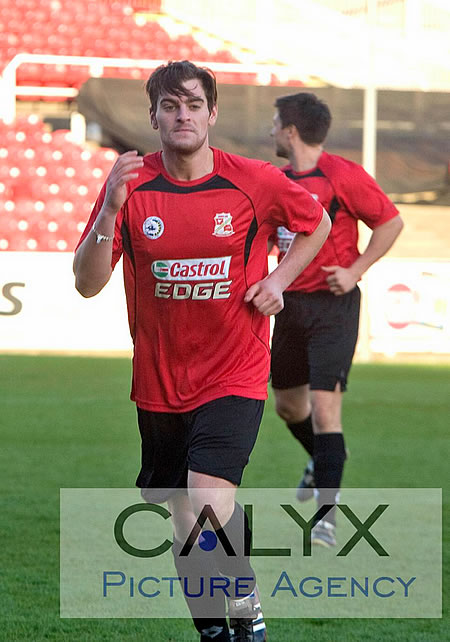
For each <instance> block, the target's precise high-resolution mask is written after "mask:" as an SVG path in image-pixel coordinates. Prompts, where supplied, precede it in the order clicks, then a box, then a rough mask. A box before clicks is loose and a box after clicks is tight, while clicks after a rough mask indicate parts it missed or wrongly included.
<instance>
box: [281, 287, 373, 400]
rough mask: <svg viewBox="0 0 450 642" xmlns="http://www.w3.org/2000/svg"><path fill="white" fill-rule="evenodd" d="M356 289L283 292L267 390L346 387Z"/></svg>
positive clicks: (357, 297)
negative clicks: (338, 384) (282, 303)
mask: <svg viewBox="0 0 450 642" xmlns="http://www.w3.org/2000/svg"><path fill="white" fill-rule="evenodd" d="M360 298H361V293H360V291H359V288H358V287H355V288H354V289H353V290H351V292H348V293H347V294H343V295H342V296H335V295H334V294H332V293H331V292H328V291H327V290H320V291H317V292H308V293H305V292H285V294H284V309H283V310H282V311H281V312H279V313H278V314H277V316H276V317H275V326H274V331H273V338H272V386H273V388H276V389H280V390H283V389H287V388H295V387H297V386H303V385H305V384H308V383H309V386H310V388H311V390H334V389H335V387H336V384H337V383H338V382H339V383H340V385H341V390H342V391H344V390H345V389H346V387H347V376H348V373H349V371H350V367H351V365H352V359H353V354H354V352H355V347H356V341H357V339H358V324H359V306H360Z"/></svg>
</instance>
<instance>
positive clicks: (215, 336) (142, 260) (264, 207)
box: [74, 61, 330, 642]
mask: <svg viewBox="0 0 450 642" xmlns="http://www.w3.org/2000/svg"><path fill="white" fill-rule="evenodd" d="M146 90H147V93H148V95H149V98H150V122H151V126H152V127H153V129H155V130H157V131H158V132H159V135H160V139H161V148H162V149H161V151H159V152H157V153H154V154H148V155H145V156H144V157H141V156H140V155H139V154H138V153H137V152H135V151H130V152H126V153H124V154H122V155H121V156H120V157H119V158H118V160H117V161H116V163H115V165H114V167H113V168H112V170H111V172H110V175H109V177H108V179H107V181H106V184H105V186H104V187H103V189H102V190H101V192H100V194H99V197H98V199H97V202H96V204H95V206H94V209H93V211H92V214H91V217H90V220H89V222H88V225H87V227H86V230H85V232H84V233H83V235H82V237H81V239H80V243H79V245H78V248H77V250H76V254H75V260H74V272H75V276H76V287H77V289H78V291H79V292H80V293H81V294H82V295H83V296H86V297H90V296H94V295H96V294H97V293H98V292H100V290H101V289H102V288H103V287H104V286H105V285H106V283H107V281H108V279H109V278H110V275H111V272H112V270H113V268H114V266H115V264H116V263H117V261H118V259H119V257H120V256H123V269H124V280H125V290H126V297H127V306H128V316H129V323H130V330H131V334H132V337H133V342H134V358H133V382H132V391H131V398H132V399H133V400H134V401H135V402H136V405H137V411H138V424H139V430H140V433H141V440H142V466H141V470H140V473H139V476H138V479H137V482H136V483H137V485H138V486H139V487H140V488H142V489H143V490H142V494H143V497H144V498H145V499H146V500H147V501H152V502H163V501H166V500H167V502H168V506H169V509H170V512H171V514H172V520H173V524H174V544H173V547H172V552H173V555H174V559H175V565H176V567H177V570H178V574H179V576H180V577H181V578H183V577H189V578H197V579H198V578H199V577H207V576H218V575H219V574H220V575H223V576H225V577H226V578H228V580H229V589H228V590H229V595H228V596H227V599H228V609H229V611H228V613H229V616H230V624H231V631H230V629H229V628H228V623H227V620H226V617H225V597H224V595H223V592H221V593H220V594H219V595H218V596H217V595H215V596H214V597H213V598H212V599H210V600H208V599H206V598H205V600H200V601H199V600H194V599H190V597H189V596H188V595H186V591H185V597H186V601H187V603H188V606H189V608H190V610H191V614H192V616H193V620H194V625H195V627H196V628H197V630H198V631H199V633H200V636H201V638H200V639H201V640H202V641H203V642H208V641H209V640H211V639H214V641H215V642H226V641H228V640H236V641H237V640H241V641H244V640H248V641H250V640H253V641H257V640H258V641H259V640H264V639H265V638H266V632H265V625H264V621H263V619H262V615H261V612H260V606H259V599H258V595H257V592H256V587H255V578H254V573H253V571H252V568H251V566H250V564H249V559H248V554H246V551H247V550H248V542H249V537H250V532H249V526H248V521H247V520H246V517H245V515H244V513H243V510H242V508H241V507H240V506H239V504H237V503H236V502H235V492H236V488H237V486H238V485H239V484H240V481H241V478H242V473H243V469H244V467H245V465H246V464H247V462H248V458H249V455H250V452H251V450H252V448H253V446H254V443H255V440H256V436H257V432H258V428H259V424H260V421H261V416H262V410H263V404H264V399H265V398H266V396H267V381H268V376H269V368H270V352H269V315H271V314H276V313H277V312H279V311H280V310H281V308H282V307H283V297H282V292H283V290H284V289H285V288H286V287H287V286H288V285H289V284H290V283H291V282H292V281H293V280H294V279H295V278H296V277H297V276H298V274H299V273H300V272H301V270H302V269H304V268H305V266H306V265H307V264H308V263H309V262H310V261H311V260H312V258H313V257H314V256H315V254H316V253H317V251H318V250H319V248H320V247H321V245H322V243H323V242H324V240H325V238H326V236H327V234H328V232H329V229H330V220H329V217H328V215H327V213H326V212H325V210H324V209H323V207H322V205H320V204H318V203H317V202H316V201H315V200H314V199H313V198H312V197H311V196H310V194H309V193H308V192H307V191H306V190H304V189H303V188H302V187H300V186H298V185H297V184H296V183H295V182H293V181H291V180H289V179H288V178H286V176H285V175H284V174H283V173H282V172H281V171H280V170H279V169H277V168H275V167H273V166H272V165H270V164H269V163H264V162H261V161H257V160H250V159H246V158H242V157H239V156H234V155H230V154H227V153H225V152H223V151H221V150H219V149H214V148H211V147H210V146H209V143H208V128H209V127H210V126H212V125H214V123H215V121H216V118H217V92H216V84H215V79H214V76H213V74H212V73H211V72H209V71H208V70H207V69H203V68H199V67H197V66H195V65H193V64H192V63H190V62H188V61H182V62H171V63H168V64H167V65H163V66H161V67H159V68H158V69H157V70H155V72H153V74H152V75H151V76H150V78H149V80H148V82H147V85H146ZM276 226H285V227H286V228H287V229H289V230H291V231H292V233H293V235H294V238H293V240H292V243H291V247H290V249H289V251H288V252H287V253H286V256H285V259H284V260H283V261H282V262H281V263H280V264H279V266H278V267H277V269H275V270H274V271H273V272H272V273H271V274H270V275H268V271H267V241H268V237H269V235H270V233H271V230H272V229H273V228H274V227H276ZM158 489H169V490H168V491H167V492H166V493H165V494H162V492H160V491H159V490H158ZM206 505H208V506H210V507H212V509H213V514H212V515H210V517H211V519H212V520H213V519H216V518H217V527H216V526H215V527H214V528H215V530H216V533H217V535H222V536H225V538H226V539H228V541H229V542H230V544H231V546H232V548H233V549H234V552H235V553H236V554H235V555H234V556H233V555H227V554H224V548H223V547H222V546H221V545H220V544H218V545H217V546H216V548H215V549H214V551H213V554H212V555H211V551H206V554H205V550H204V549H205V548H208V546H205V544H208V542H205V541H202V535H201V534H200V536H198V535H199V533H198V531H196V521H197V518H196V516H198V515H199V513H201V511H202V509H203V508H204V507H205V506H206ZM199 521H200V519H199ZM193 529H194V530H193ZM243 534H244V537H243ZM219 539H220V537H219ZM220 541H222V540H220ZM186 543H187V544H188V546H189V547H190V552H189V555H188V556H186V555H183V554H182V551H183V546H185V545H186ZM246 545H247V548H246ZM242 577H245V578H246V579H247V580H248V586H247V589H246V590H245V591H244V592H242V590H241V591H240V592H238V591H237V583H238V582H237V580H238V579H239V578H242ZM195 590H198V586H196V587H195V588H194V589H191V591H195ZM189 595H191V593H189ZM205 604H206V606H205Z"/></svg>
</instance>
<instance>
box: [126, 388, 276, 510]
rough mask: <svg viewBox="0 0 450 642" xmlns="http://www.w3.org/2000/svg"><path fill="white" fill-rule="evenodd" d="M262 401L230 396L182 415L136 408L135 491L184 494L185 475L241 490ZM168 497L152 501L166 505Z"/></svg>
mask: <svg viewBox="0 0 450 642" xmlns="http://www.w3.org/2000/svg"><path fill="white" fill-rule="evenodd" d="M263 410H264V401H260V400H259V399H247V398H246V397H238V396H228V397H221V398H219V399H214V400H213V401H209V402H208V403H205V404H203V405H202V406H199V407H198V408H196V409H195V410H191V411H189V412H183V413H168V412H149V411H148V410H143V409H142V408H138V409H137V412H138V424H139V431H140V433H141V440H142V452H141V454H142V466H141V471H140V473H139V476H138V478H137V480H136V486H138V487H139V488H161V489H176V488H187V475H188V470H192V471H194V472H198V473H205V474H206V475H211V476H213V477H221V478H222V479H226V480H228V481H230V482H231V483H233V484H236V485H239V484H240V482H241V479H242V473H243V471H244V467H245V466H246V464H247V463H248V460H249V456H250V453H251V451H252V449H253V446H254V445H255V441H256V437H257V435H258V430H259V425H260V423H261V418H262V413H263ZM170 495H171V493H170V492H167V493H165V496H164V497H162V498H158V499H156V498H154V499H152V501H155V502H157V501H165V500H166V499H167V497H169V496H170Z"/></svg>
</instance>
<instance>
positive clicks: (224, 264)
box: [152, 256, 231, 281]
mask: <svg viewBox="0 0 450 642" xmlns="http://www.w3.org/2000/svg"><path fill="white" fill-rule="evenodd" d="M230 262H231V256H221V257H217V258H208V259H170V260H159V261H153V263H152V274H153V276H155V277H156V278H157V279H159V280H160V281H218V280H219V279H227V278H228V274H229V271H230Z"/></svg>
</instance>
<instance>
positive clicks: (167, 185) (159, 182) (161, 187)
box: [134, 174, 239, 194]
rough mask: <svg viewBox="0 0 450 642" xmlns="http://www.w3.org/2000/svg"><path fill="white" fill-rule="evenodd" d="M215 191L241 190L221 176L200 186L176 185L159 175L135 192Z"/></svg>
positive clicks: (187, 192) (179, 192)
mask: <svg viewBox="0 0 450 642" xmlns="http://www.w3.org/2000/svg"><path fill="white" fill-rule="evenodd" d="M213 189H236V190H237V189H239V188H238V187H236V185H233V183H231V182H230V181H228V180H227V179H226V178H222V177H221V176H213V177H212V178H210V179H209V180H208V181H206V182H205V183H199V184H198V185H186V186H184V185H175V183H171V182H170V181H168V180H167V178H165V177H164V176H163V175H162V174H158V176H157V177H156V178H154V179H153V180H152V181H148V183H143V184H142V185H139V187H137V188H136V189H135V190H134V191H135V192H169V193H171V194H192V193H193V192H206V191H209V190H213Z"/></svg>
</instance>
